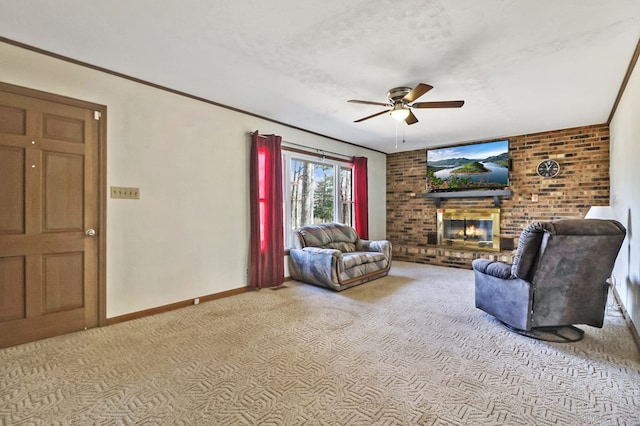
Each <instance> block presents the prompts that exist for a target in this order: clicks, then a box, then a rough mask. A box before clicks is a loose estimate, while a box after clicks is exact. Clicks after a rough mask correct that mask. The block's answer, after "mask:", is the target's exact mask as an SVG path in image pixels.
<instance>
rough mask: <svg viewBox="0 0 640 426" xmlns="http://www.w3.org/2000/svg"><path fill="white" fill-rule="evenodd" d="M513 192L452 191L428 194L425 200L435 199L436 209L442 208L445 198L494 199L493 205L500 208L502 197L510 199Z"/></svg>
mask: <svg viewBox="0 0 640 426" xmlns="http://www.w3.org/2000/svg"><path fill="white" fill-rule="evenodd" d="M511 195H513V191H511V190H510V189H486V190H476V191H452V192H427V193H426V194H424V198H433V200H434V201H435V202H436V207H440V204H441V203H442V199H443V198H481V197H493V205H494V206H496V207H500V198H501V197H510V196H511Z"/></svg>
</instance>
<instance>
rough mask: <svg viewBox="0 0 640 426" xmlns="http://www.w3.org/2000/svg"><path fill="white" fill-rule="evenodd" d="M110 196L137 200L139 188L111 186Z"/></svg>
mask: <svg viewBox="0 0 640 426" xmlns="http://www.w3.org/2000/svg"><path fill="white" fill-rule="evenodd" d="M111 198H126V199H129V200H139V199H140V188H134V187H127V186H112V187H111Z"/></svg>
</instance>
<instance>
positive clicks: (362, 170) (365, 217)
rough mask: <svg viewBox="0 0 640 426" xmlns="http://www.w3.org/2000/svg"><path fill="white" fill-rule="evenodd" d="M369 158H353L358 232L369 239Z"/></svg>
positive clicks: (354, 201) (361, 236)
mask: <svg viewBox="0 0 640 426" xmlns="http://www.w3.org/2000/svg"><path fill="white" fill-rule="evenodd" d="M368 181H369V179H368V175H367V157H353V203H354V219H355V228H356V232H357V233H358V235H359V236H360V238H362V239H363V240H366V239H368V238H369V189H368Z"/></svg>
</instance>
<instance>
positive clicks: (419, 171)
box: [387, 124, 609, 268]
mask: <svg viewBox="0 0 640 426" xmlns="http://www.w3.org/2000/svg"><path fill="white" fill-rule="evenodd" d="M500 139H509V141H510V145H509V149H510V154H509V155H510V158H511V160H512V163H513V166H512V169H511V171H510V172H509V189H510V190H511V191H512V195H511V196H507V197H503V198H502V199H501V200H500V206H499V208H500V225H499V231H498V235H499V238H500V246H499V249H498V250H497V251H493V250H492V251H489V250H485V249H484V248H482V249H481V248H480V247H465V246H462V247H461V246H459V245H456V246H454V245H453V244H452V245H451V246H447V245H441V244H439V243H438V239H437V211H438V209H439V208H440V209H445V210H449V209H484V208H493V207H495V203H494V199H493V198H492V197H481V198H447V199H442V200H441V205H440V207H437V206H436V202H435V201H434V200H433V199H428V198H425V196H424V194H425V191H426V163H427V158H426V150H425V149H421V150H414V151H405V152H399V153H395V154H390V155H388V156H387V239H389V240H390V241H391V242H392V243H393V256H394V259H397V260H403V261H408V262H416V263H432V264H437V265H446V266H455V267H462V268H470V267H471V261H472V260H473V259H475V258H478V257H483V258H490V259H498V260H504V261H511V256H512V253H513V248H514V247H515V246H517V241H518V237H519V236H520V233H521V232H522V228H524V227H525V226H526V225H528V224H529V223H531V222H532V221H534V220H552V219H559V218H564V217H583V216H584V215H585V214H586V212H587V210H588V209H589V207H590V206H592V205H607V204H609V127H608V126H607V125H606V124H601V125H593V126H584V127H576V128H572V129H563V130H556V131H550V132H543V133H534V134H527V135H519V136H512V137H505V138H500ZM547 158H553V159H555V160H556V161H558V162H559V163H560V173H559V175H558V176H557V177H555V178H543V177H540V176H538V175H537V174H536V168H537V165H538V163H540V161H542V160H544V159H547ZM425 235H426V236H427V238H425Z"/></svg>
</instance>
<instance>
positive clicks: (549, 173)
mask: <svg viewBox="0 0 640 426" xmlns="http://www.w3.org/2000/svg"><path fill="white" fill-rule="evenodd" d="M558 173H560V165H559V164H558V162H557V161H555V160H544V161H541V162H540V164H538V174H539V175H540V176H542V177H555V176H557V174H558Z"/></svg>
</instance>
